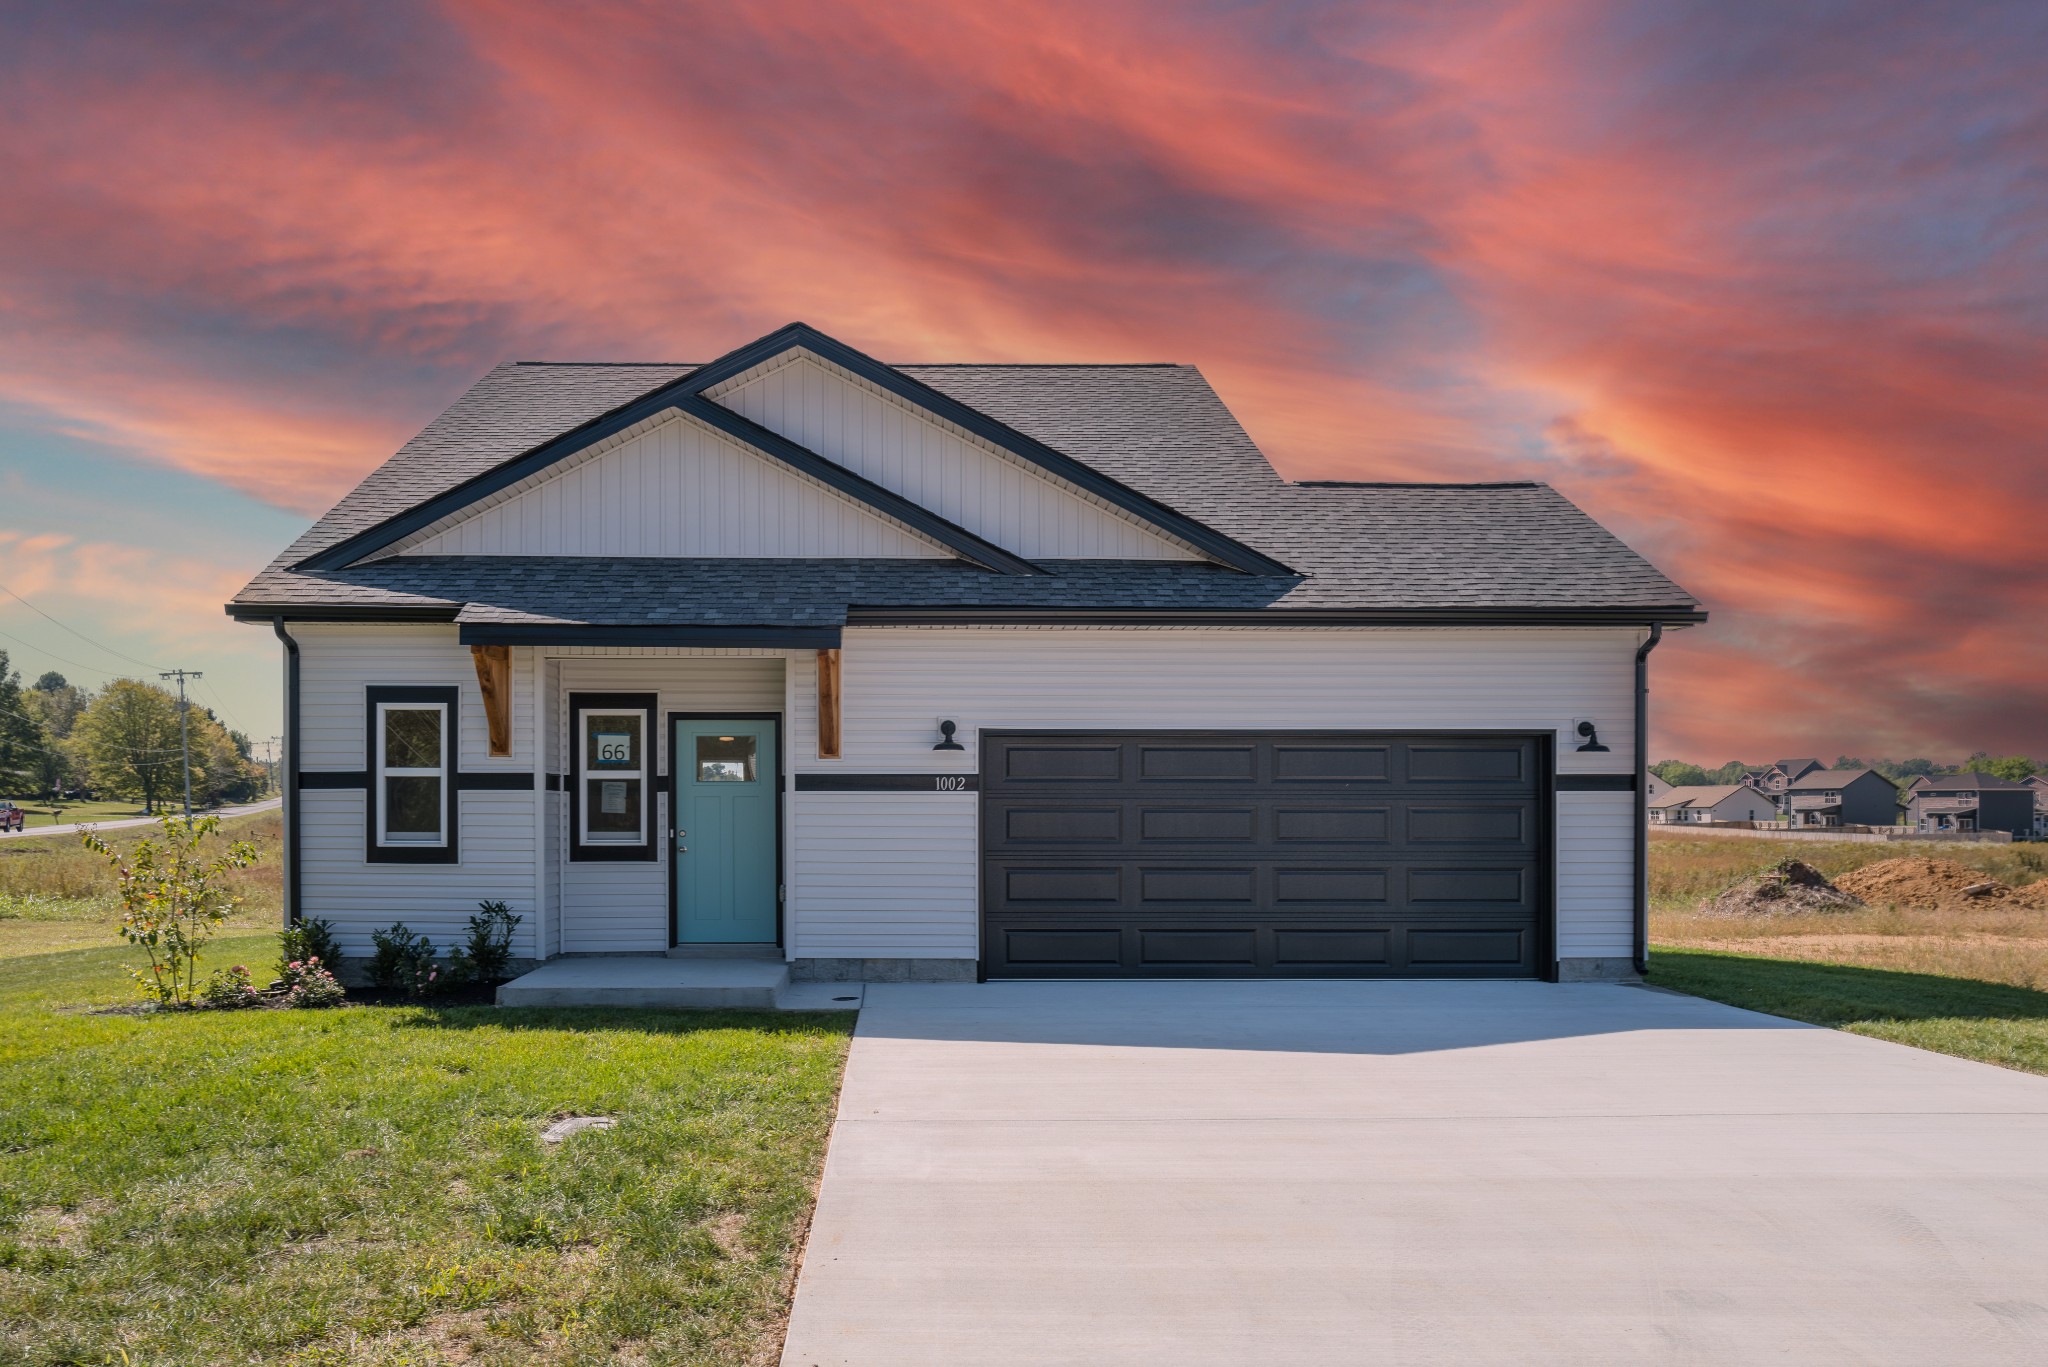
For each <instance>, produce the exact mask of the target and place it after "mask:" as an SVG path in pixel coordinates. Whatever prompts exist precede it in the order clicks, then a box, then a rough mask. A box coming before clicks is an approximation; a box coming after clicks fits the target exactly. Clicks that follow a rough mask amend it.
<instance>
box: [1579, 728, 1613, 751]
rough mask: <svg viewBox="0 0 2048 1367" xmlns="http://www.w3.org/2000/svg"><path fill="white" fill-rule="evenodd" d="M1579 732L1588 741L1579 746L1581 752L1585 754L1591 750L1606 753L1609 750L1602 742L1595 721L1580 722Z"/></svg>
mask: <svg viewBox="0 0 2048 1367" xmlns="http://www.w3.org/2000/svg"><path fill="white" fill-rule="evenodd" d="M1579 734H1580V735H1582V736H1584V737H1585V738H1586V743H1585V744H1584V745H1581V746H1580V747H1579V753H1580V754H1582V755H1583V754H1587V753H1589V752H1598V753H1601V754H1605V753H1606V752H1607V747H1606V746H1604V745H1602V744H1601V743H1600V731H1599V728H1597V727H1595V726H1594V725H1593V723H1591V722H1589V721H1582V722H1580V723H1579Z"/></svg>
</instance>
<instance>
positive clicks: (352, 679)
mask: <svg viewBox="0 0 2048 1367" xmlns="http://www.w3.org/2000/svg"><path fill="white" fill-rule="evenodd" d="M291 632H292V635H293V636H294V637H295V638H297V640H298V642H299V650H300V679H299V686H300V706H301V709H302V712H301V723H300V725H301V732H300V735H301V740H300V745H301V753H300V757H299V763H300V767H301V768H302V769H304V770H307V771H309V772H316V771H320V770H327V771H334V770H346V771H350V772H354V773H358V774H365V775H366V776H368V775H371V774H372V771H373V769H374V760H375V756H374V752H373V750H372V748H371V744H370V741H371V738H370V736H369V735H368V734H367V732H368V727H367V722H366V717H365V712H366V701H365V690H366V689H367V688H369V687H371V686H373V685H378V684H387V685H407V684H412V685H438V686H444V687H445V686H449V685H453V686H455V687H456V688H458V689H459V690H460V702H459V704H458V706H457V709H456V711H457V714H458V715H457V719H456V728H455V740H456V745H457V751H456V753H457V755H458V757H459V758H458V759H457V767H458V768H459V769H460V770H462V771H465V772H470V773H475V772H482V771H490V770H496V771H499V772H506V771H516V772H521V773H532V772H534V769H535V764H534V755H533V741H532V738H533V735H534V711H533V708H534V696H533V669H532V665H531V661H530V658H529V657H528V655H527V653H526V652H525V651H524V650H515V651H514V652H513V654H514V659H513V668H512V746H513V752H512V754H511V755H509V756H502V757H493V756H492V755H491V753H490V736H489V732H488V730H487V729H486V724H485V721H484V711H483V695H482V693H481V691H480V690H479V689H478V688H477V682H476V669H475V667H474V665H473V664H472V663H471V661H470V654H469V651H468V649H467V648H466V647H464V646H462V645H461V644H460V643H459V642H458V641H457V639H456V630H455V628H454V627H453V626H441V625H417V626H413V625H406V626H355V625H340V624H327V623H310V622H300V623H295V624H293V626H292V628H291ZM367 797H368V794H367V793H366V792H365V791H364V790H362V789H308V790H303V791H301V792H300V794H299V807H300V811H301V812H302V813H303V816H302V829H303V834H302V837H301V838H302V842H303V843H302V846H301V858H302V867H303V870H304V872H303V881H302V889H303V896H304V899H305V901H304V907H305V913H306V915H308V916H318V917H322V918H325V919H327V920H331V921H333V922H334V923H335V926H336V929H337V930H338V932H339V933H340V937H341V944H342V949H343V951H344V952H345V953H347V954H349V955H350V956H358V955H366V954H368V953H369V952H370V932H371V931H372V930H375V929H381V928H383V927H385V926H388V925H390V924H391V923H392V922H394V921H403V922H405V923H406V925H408V926H410V927H411V928H412V929H414V930H416V931H418V932H420V933H421V934H423V935H425V936H427V937H428V938H429V939H431V940H433V942H434V944H435V946H436V947H437V948H441V949H447V948H451V947H453V946H454V945H456V944H457V943H459V942H460V940H461V937H462V935H463V933H464V930H465V929H466V922H467V920H468V918H469V916H470V915H471V914H472V913H474V912H475V911H476V909H477V903H479V902H481V901H484V900H487V899H497V900H502V901H504V902H505V903H507V904H508V905H510V906H511V908H512V909H513V910H514V911H516V912H518V913H519V914H520V916H521V918H522V919H521V921H520V924H519V929H518V931H517V932H516V934H515V936H514V939H513V947H512V952H513V954H514V955H515V956H517V957H519V958H532V957H538V954H539V948H538V946H539V942H540V937H541V936H542V934H543V932H542V929H541V919H542V918H541V915H540V914H539V912H538V910H537V909H536V907H535V906H534V887H535V860H536V857H537V851H536V850H535V848H534V839H533V832H534V803H535V801H536V800H537V795H536V794H534V793H530V792H517V791H514V792H505V791H492V790H474V791H470V792H466V793H458V794H456V795H455V797H454V804H455V813H456V815H455V819H456V821H457V822H459V823H460V824H459V826H458V827H457V830H458V839H457V845H458V853H459V856H460V861H461V862H459V863H455V864H373V863H370V862H368V861H367V859H366V857H365V856H366V852H367V835H366V829H365V827H366V822H367V820H368V817H367V813H366V811H365V805H366V799H367Z"/></svg>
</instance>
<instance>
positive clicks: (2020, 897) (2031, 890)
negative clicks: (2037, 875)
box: [2012, 878, 2048, 911]
mask: <svg viewBox="0 0 2048 1367" xmlns="http://www.w3.org/2000/svg"><path fill="white" fill-rule="evenodd" d="M2012 900H2013V901H2015V902H2018V903H2020V904H2021V905H2023V906H2029V907H2039V908H2040V909H2041V910H2043V911H2048V878H2044V879H2042V880H2041V881H2040V882H2038V883H2029V884H2027V885H2026V886H2025V887H2023V888H2014V889H2013V890H2012Z"/></svg>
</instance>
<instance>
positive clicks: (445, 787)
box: [374, 702, 455, 850]
mask: <svg viewBox="0 0 2048 1367" xmlns="http://www.w3.org/2000/svg"><path fill="white" fill-rule="evenodd" d="M390 712H437V713H439V714H440V717H441V762H440V763H439V764H438V765H436V766H435V767H433V768H431V769H421V768H416V767H399V766H396V765H392V764H389V763H387V762H386V760H387V755H386V748H387V744H388V741H389V738H390V732H389V730H388V729H387V727H386V725H385V721H384V718H385V714H386V713H390ZM448 726H449V716H448V704H447V703H444V702H380V703H378V704H377V736H376V745H377V769H376V774H375V776H374V781H375V782H376V784H377V831H376V837H377V846H378V848H379V849H387V850H390V849H398V850H445V849H447V848H448V831H449V828H450V826H451V825H453V823H454V819H455V810H454V802H453V798H454V792H453V789H454V787H455V785H454V784H453V783H452V782H450V781H449V775H448V751H449V747H450V745H451V744H452V741H453V738H452V737H451V736H450V735H449V734H448ZM387 778H432V779H439V780H440V782H441V829H440V832H439V833H438V834H437V835H435V836H433V837H431V838H429V837H425V836H419V835H411V834H403V835H393V834H392V832H391V798H390V790H389V789H387V788H386V787H385V786H384V780H385V779H387Z"/></svg>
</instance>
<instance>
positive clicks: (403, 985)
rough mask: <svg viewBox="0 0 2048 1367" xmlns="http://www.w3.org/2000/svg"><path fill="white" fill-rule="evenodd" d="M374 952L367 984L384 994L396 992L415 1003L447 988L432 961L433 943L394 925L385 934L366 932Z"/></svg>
mask: <svg viewBox="0 0 2048 1367" xmlns="http://www.w3.org/2000/svg"><path fill="white" fill-rule="evenodd" d="M370 943H371V944H373V945H375V946H376V952H375V953H374V954H372V955H371V956H370V981H372V982H374V983H376V984H377V986H379V987H381V988H384V989H386V990H388V991H399V992H403V993H405V995H406V996H408V997H412V998H414V999H418V998H421V997H427V996H431V995H433V994H434V993H435V992H438V991H440V990H441V988H443V987H445V986H447V978H446V975H445V973H444V972H443V971H442V968H441V965H440V964H438V963H436V962H435V960H434V942H433V941H432V940H429V939H428V938H427V937H426V936H424V935H420V934H417V933H415V932H414V931H412V930H410V929H408V928H407V926H406V924H405V922H403V921H398V922H395V923H394V924H393V925H392V927H391V929H389V930H373V931H371V932H370Z"/></svg>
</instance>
